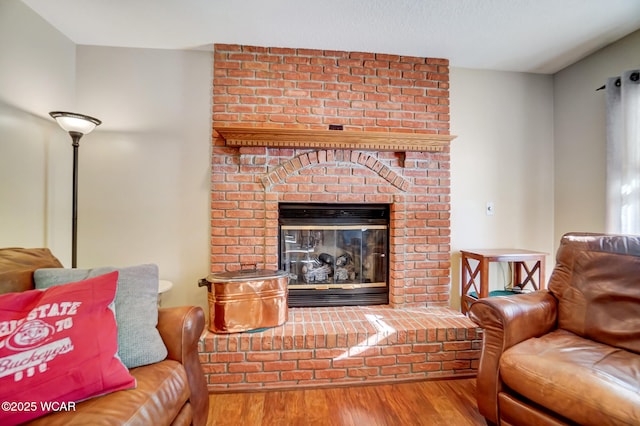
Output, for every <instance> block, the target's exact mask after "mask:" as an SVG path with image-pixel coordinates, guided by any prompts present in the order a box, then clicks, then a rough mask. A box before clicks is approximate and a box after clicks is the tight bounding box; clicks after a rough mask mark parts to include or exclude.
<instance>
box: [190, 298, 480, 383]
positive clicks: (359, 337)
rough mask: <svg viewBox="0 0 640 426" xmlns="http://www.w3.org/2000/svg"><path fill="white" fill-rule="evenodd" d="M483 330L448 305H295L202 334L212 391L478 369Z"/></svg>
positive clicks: (413, 377)
mask: <svg viewBox="0 0 640 426" xmlns="http://www.w3.org/2000/svg"><path fill="white" fill-rule="evenodd" d="M480 341H481V335H480V331H479V330H478V329H477V327H476V326H475V324H473V322H472V321H470V320H469V319H468V318H467V317H465V316H464V315H462V314H461V313H460V312H456V311H453V310H450V309H447V308H429V309H427V308H406V309H392V308H390V307H385V306H371V307H335V308H292V309H289V320H288V321H287V322H286V323H285V324H284V325H283V326H280V327H275V328H270V329H267V330H265V331H260V332H255V333H236V334H213V333H211V332H207V333H205V334H204V335H203V337H202V339H201V341H200V348H199V349H200V354H201V355H200V359H201V361H202V365H203V368H204V371H205V375H206V376H207V379H208V383H209V390H210V391H212V392H215V391H234V390H257V389H266V388H269V389H275V388H290V387H294V386H295V387H300V386H307V387H314V386H326V385H336V384H341V385H347V384H368V383H372V382H388V381H393V382H397V381H404V380H418V379H429V378H444V377H447V378H451V377H465V376H475V374H476V372H477V363H478V358H479V356H480V351H479V347H480Z"/></svg>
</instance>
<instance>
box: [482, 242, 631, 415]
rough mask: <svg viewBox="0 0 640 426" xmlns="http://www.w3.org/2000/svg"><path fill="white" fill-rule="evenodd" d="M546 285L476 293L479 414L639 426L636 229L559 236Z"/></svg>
mask: <svg viewBox="0 0 640 426" xmlns="http://www.w3.org/2000/svg"><path fill="white" fill-rule="evenodd" d="M556 260H557V263H556V266H555V269H554V271H553V274H552V275H551V278H550V281H549V285H548V289H547V290H542V291H537V292H533V293H527V294H521V295H514V296H507V297H492V298H486V299H480V300H478V301H476V302H474V303H473V304H472V306H471V310H470V317H471V318H472V319H473V320H474V321H475V322H476V323H477V324H479V325H480V327H482V328H483V329H484V339H483V344H482V354H481V359H480V367H479V370H478V378H477V400H478V408H479V410H480V413H481V414H482V415H483V416H485V418H486V419H487V421H488V422H489V423H496V424H501V425H563V424H583V425H640V236H621V235H605V234H589V233H570V234H566V235H564V236H563V238H562V241H561V244H560V248H559V249H558V252H557V256H556Z"/></svg>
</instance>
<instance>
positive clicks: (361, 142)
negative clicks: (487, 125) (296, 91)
mask: <svg viewBox="0 0 640 426" xmlns="http://www.w3.org/2000/svg"><path fill="white" fill-rule="evenodd" d="M214 129H215V130H216V131H217V132H218V133H219V134H220V136H222V138H224V140H225V143H226V145H227V146H234V147H242V146H254V147H257V146H266V147H270V148H303V149H304V148H332V149H357V150H365V151H396V152H400V151H405V152H406V151H427V152H438V151H443V149H444V147H446V146H448V145H449V143H450V142H451V141H452V140H453V139H454V138H455V136H451V135H432V134H423V133H390V132H361V131H349V130H311V129H288V128H267V127H240V126H237V127H236V126H234V127H214Z"/></svg>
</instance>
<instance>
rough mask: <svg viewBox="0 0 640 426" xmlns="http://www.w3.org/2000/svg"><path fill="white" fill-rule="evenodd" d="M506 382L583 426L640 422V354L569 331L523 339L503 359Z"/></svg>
mask: <svg viewBox="0 0 640 426" xmlns="http://www.w3.org/2000/svg"><path fill="white" fill-rule="evenodd" d="M499 368H500V376H501V378H502V380H503V382H504V383H505V384H506V385H507V386H509V387H510V388H511V389H513V390H514V391H516V392H517V393H519V394H520V395H522V396H524V397H526V398H528V399H529V400H531V401H533V402H534V403H537V404H540V405H541V406H544V407H546V408H548V409H550V410H552V411H554V412H556V413H558V414H560V415H562V416H564V417H566V418H568V419H570V420H572V421H574V422H576V423H579V424H611V423H620V424H640V356H638V355H637V354H635V353H633V352H629V351H625V350H623V349H619V348H615V347H612V346H608V345H604V344H602V343H598V342H595V341H592V340H588V339H584V338H582V337H580V336H577V335H576V334H573V333H571V332H569V331H566V330H555V331H553V332H551V333H548V334H545V335H543V336H542V337H540V338H533V339H528V340H525V341H524V342H522V343H519V344H517V345H515V346H513V347H511V348H509V349H507V350H506V351H505V352H504V354H503V355H502V357H501V358H500V367H499Z"/></svg>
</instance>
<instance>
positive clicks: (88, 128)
mask: <svg viewBox="0 0 640 426" xmlns="http://www.w3.org/2000/svg"><path fill="white" fill-rule="evenodd" d="M49 115H50V116H51V117H53V118H54V119H55V120H56V121H57V122H58V124H59V125H60V127H62V128H63V129H64V130H66V131H67V132H69V135H70V136H71V140H72V141H73V143H72V145H73V203H72V209H73V210H72V211H73V221H72V224H71V267H72V268H75V267H76V260H77V257H78V256H77V255H78V147H79V146H80V138H81V137H82V136H84V135H86V134H87V133H91V132H92V131H93V129H95V128H96V126H99V125H100V124H101V123H102V121H100V120H98V119H97V118H93V117H89V116H88V115H83V114H76V113H74V112H64V111H52V112H50V113H49Z"/></svg>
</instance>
